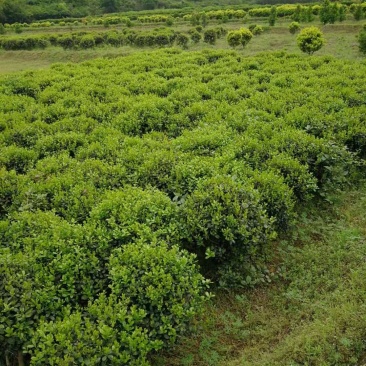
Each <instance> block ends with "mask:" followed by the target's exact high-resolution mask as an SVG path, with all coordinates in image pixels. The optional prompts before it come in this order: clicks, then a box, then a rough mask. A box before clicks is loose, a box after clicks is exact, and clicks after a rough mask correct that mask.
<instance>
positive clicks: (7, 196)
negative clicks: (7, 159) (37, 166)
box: [0, 168, 24, 219]
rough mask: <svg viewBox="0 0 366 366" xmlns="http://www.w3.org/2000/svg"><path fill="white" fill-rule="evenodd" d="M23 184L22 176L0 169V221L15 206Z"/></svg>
mask: <svg viewBox="0 0 366 366" xmlns="http://www.w3.org/2000/svg"><path fill="white" fill-rule="evenodd" d="M23 182H24V179H23V178H22V176H20V175H18V174H16V173H15V171H14V170H12V171H7V170H6V169H5V168H0V219H2V218H5V216H6V215H7V214H8V213H10V211H11V208H12V206H13V205H14V206H15V205H16V202H17V200H18V197H19V193H20V191H21V190H22V186H23Z"/></svg>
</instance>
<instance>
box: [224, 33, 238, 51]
mask: <svg viewBox="0 0 366 366" xmlns="http://www.w3.org/2000/svg"><path fill="white" fill-rule="evenodd" d="M226 40H227V43H228V44H229V46H230V47H233V48H235V47H238V46H240V43H241V33H240V31H231V32H229V33H228V35H227V38H226Z"/></svg>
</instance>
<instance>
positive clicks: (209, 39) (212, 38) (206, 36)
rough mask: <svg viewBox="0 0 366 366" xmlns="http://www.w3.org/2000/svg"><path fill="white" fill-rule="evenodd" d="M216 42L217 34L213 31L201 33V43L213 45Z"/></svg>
mask: <svg viewBox="0 0 366 366" xmlns="http://www.w3.org/2000/svg"><path fill="white" fill-rule="evenodd" d="M216 40H217V33H216V31H215V30H214V29H207V30H206V31H205V32H204V33H203V41H204V42H205V43H209V44H215V43H216Z"/></svg>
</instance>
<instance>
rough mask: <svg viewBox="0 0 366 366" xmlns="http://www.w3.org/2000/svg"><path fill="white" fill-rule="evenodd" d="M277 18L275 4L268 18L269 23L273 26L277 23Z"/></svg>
mask: <svg viewBox="0 0 366 366" xmlns="http://www.w3.org/2000/svg"><path fill="white" fill-rule="evenodd" d="M276 20H277V8H276V7H275V6H272V7H271V12H270V14H269V18H268V23H269V25H270V26H271V27H273V26H274V25H275V24H276Z"/></svg>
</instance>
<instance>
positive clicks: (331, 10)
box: [319, 0, 338, 25]
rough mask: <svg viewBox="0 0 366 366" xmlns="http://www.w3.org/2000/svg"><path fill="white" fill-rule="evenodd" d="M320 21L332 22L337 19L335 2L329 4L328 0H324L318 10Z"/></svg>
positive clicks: (324, 22)
mask: <svg viewBox="0 0 366 366" xmlns="http://www.w3.org/2000/svg"><path fill="white" fill-rule="evenodd" d="M319 18H320V21H321V22H322V23H323V24H324V25H325V24H328V23H329V24H333V23H335V21H336V20H337V19H338V5H337V4H336V3H334V4H331V3H330V2H329V0H324V2H323V4H322V6H321V8H320V11H319Z"/></svg>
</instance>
